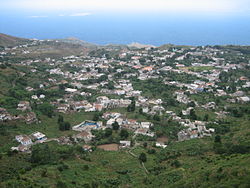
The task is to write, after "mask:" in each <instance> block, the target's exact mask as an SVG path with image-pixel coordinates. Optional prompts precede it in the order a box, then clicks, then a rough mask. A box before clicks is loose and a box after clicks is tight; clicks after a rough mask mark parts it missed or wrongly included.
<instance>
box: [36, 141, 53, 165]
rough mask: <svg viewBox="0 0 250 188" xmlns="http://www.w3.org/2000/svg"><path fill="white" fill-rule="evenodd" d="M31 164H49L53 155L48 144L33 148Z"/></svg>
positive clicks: (37, 145)
mask: <svg viewBox="0 0 250 188" xmlns="http://www.w3.org/2000/svg"><path fill="white" fill-rule="evenodd" d="M31 162H32V163H36V164H49V163H50V162H52V155H51V151H50V148H49V146H48V145H47V144H36V145H34V146H33V147H32V153H31Z"/></svg>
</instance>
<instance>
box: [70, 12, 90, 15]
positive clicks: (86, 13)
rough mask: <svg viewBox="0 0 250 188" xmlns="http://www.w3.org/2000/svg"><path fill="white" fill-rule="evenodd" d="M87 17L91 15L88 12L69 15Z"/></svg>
mask: <svg viewBox="0 0 250 188" xmlns="http://www.w3.org/2000/svg"><path fill="white" fill-rule="evenodd" d="M89 15H91V13H89V12H81V13H74V14H70V15H69V16H89Z"/></svg>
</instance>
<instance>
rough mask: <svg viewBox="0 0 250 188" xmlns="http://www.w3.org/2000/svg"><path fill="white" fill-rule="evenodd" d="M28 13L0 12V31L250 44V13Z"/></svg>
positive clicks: (119, 40)
mask: <svg viewBox="0 0 250 188" xmlns="http://www.w3.org/2000/svg"><path fill="white" fill-rule="evenodd" d="M33 14H34V13H33ZM29 15H31V13H26V14H13V15H11V16H10V15H9V14H7V13H0V32H1V33H5V34H9V35H14V36H18V37H25V38H37V39H58V38H67V37H76V38H79V39H81V40H84V41H87V42H91V43H95V44H102V45H104V44H129V43H132V42H139V43H142V44H152V45H156V46H159V45H162V44H169V43H171V44H176V45H197V46H200V45H227V44H233V45H250V16H246V15H245V16H240V15H236V16H235V15H234V16H216V15H214V16H198V15H173V14H172V15H168V14H156V13H154V14H152V15H149V14H147V15H140V14H134V15H130V14H128V15H112V14H110V15H109V14H93V15H88V16H82V17H70V16H57V15H55V14H54V15H49V16H48V17H39V16H37V17H30V16H29Z"/></svg>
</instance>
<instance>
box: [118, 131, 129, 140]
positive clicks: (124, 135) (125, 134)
mask: <svg viewBox="0 0 250 188" xmlns="http://www.w3.org/2000/svg"><path fill="white" fill-rule="evenodd" d="M128 135H129V134H128V131H127V130H126V129H122V130H121V132H120V137H121V138H122V139H126V138H128Z"/></svg>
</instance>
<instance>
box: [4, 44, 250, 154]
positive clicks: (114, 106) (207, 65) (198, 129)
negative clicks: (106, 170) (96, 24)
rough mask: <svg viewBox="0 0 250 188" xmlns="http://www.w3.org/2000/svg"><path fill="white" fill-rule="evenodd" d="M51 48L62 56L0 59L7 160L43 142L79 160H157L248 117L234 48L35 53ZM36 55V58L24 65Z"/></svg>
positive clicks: (243, 73) (246, 60)
mask: <svg viewBox="0 0 250 188" xmlns="http://www.w3.org/2000/svg"><path fill="white" fill-rule="evenodd" d="M61 43H62V44H64V45H66V46H67V43H63V42H61V41H57V40H35V39H34V40H28V41H27V43H26V44H22V45H18V46H14V47H3V48H1V49H0V62H1V63H0V69H1V71H0V73H1V82H2V80H4V79H5V81H4V83H1V85H0V86H1V88H3V89H2V91H1V93H0V95H1V100H0V105H1V106H0V107H1V108H0V122H1V124H2V125H3V126H5V127H7V126H12V127H13V126H14V127H17V130H18V131H14V133H13V134H9V135H10V138H8V140H11V143H10V144H8V148H7V150H9V151H12V152H14V151H15V152H22V153H31V152H32V147H33V146H34V145H37V144H47V143H50V142H56V143H57V144H58V145H69V146H72V147H73V146H74V145H80V146H81V148H82V150H83V151H85V152H92V151H93V150H96V149H101V150H106V151H118V150H120V151H124V152H126V151H129V152H131V153H132V150H133V148H136V147H147V145H150V147H151V146H152V147H153V148H156V149H157V148H158V149H162V150H164V149H165V148H168V146H169V145H174V144H178V143H181V142H184V141H187V140H193V139H201V138H211V137H214V136H215V135H216V134H220V131H221V129H222V128H224V127H225V125H224V124H226V121H227V120H228V119H230V118H231V117H233V118H237V117H242V116H243V115H244V113H246V114H247V113H249V103H250V93H249V91H250V77H249V75H250V74H249V70H250V69H249V67H250V57H249V55H245V54H244V50H241V48H240V47H239V48H237V47H234V46H228V47H227V46H225V47H221V46H198V47H192V46H190V47H189V46H174V45H164V46H161V47H154V46H145V47H141V48H138V47H124V46H122V47H117V46H106V47H105V46H104V47H98V48H97V49H88V50H86V49H85V48H84V49H85V50H82V51H81V52H80V53H78V52H77V53H74V55H66V56H64V54H61V55H60V56H59V57H57V55H55V56H53V53H52V52H51V54H50V53H49V52H46V53H44V52H43V51H45V50H47V46H48V45H51V46H57V45H61ZM43 46H45V47H43ZM37 48H38V49H39V51H40V52H41V54H42V55H39V56H35V57H34V54H35V55H36V52H37V51H38V49H37ZM43 53H44V54H43ZM48 54H49V55H48ZM45 55H46V56H45ZM5 74H6V75H5ZM247 109H248V110H247ZM223 130H224V129H223ZM225 130H226V128H225ZM3 131H4V130H3ZM3 131H2V132H3ZM3 134H4V133H3ZM14 134H15V135H14ZM132 154H133V153H132Z"/></svg>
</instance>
